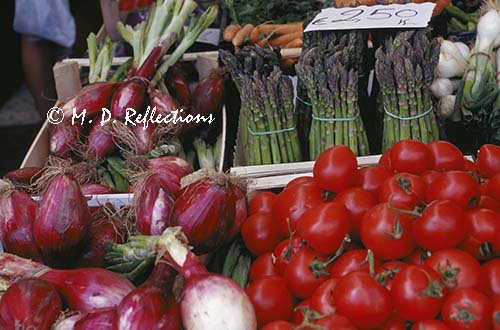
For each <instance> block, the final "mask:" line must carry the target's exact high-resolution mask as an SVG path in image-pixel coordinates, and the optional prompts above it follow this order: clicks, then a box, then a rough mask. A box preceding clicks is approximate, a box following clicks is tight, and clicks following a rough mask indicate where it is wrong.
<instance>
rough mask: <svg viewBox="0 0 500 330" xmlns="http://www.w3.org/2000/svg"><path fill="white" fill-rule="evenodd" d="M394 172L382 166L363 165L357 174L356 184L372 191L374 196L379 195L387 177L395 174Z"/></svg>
mask: <svg viewBox="0 0 500 330" xmlns="http://www.w3.org/2000/svg"><path fill="white" fill-rule="evenodd" d="M393 174H394V173H393V172H392V171H391V170H389V169H387V168H385V167H382V166H367V167H362V168H360V169H359V170H358V175H357V176H356V181H355V182H354V185H355V186H357V187H360V188H363V189H364V190H367V191H369V192H371V193H372V194H373V195H374V196H377V191H378V188H379V187H380V186H381V185H382V183H384V181H385V180H386V179H388V178H390V177H391V176H393Z"/></svg>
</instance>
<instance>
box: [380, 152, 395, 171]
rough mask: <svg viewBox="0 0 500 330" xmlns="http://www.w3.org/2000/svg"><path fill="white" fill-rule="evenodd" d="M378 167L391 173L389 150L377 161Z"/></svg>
mask: <svg viewBox="0 0 500 330" xmlns="http://www.w3.org/2000/svg"><path fill="white" fill-rule="evenodd" d="M378 165H379V166H381V167H385V168H386V169H388V170H390V171H391V172H393V169H392V165H391V149H388V150H386V151H385V152H384V153H383V154H382V156H381V157H380V159H379V161H378Z"/></svg>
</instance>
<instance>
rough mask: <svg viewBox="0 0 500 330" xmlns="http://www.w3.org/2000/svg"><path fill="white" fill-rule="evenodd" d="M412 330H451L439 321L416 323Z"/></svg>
mask: <svg viewBox="0 0 500 330" xmlns="http://www.w3.org/2000/svg"><path fill="white" fill-rule="evenodd" d="M411 330H450V328H448V326H447V325H446V324H444V323H443V322H441V321H438V320H425V321H418V322H417V323H415V324H414V325H413V326H412V327H411Z"/></svg>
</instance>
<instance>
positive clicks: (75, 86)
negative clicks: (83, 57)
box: [52, 61, 82, 101]
mask: <svg viewBox="0 0 500 330" xmlns="http://www.w3.org/2000/svg"><path fill="white" fill-rule="evenodd" d="M52 71H53V72H54V80H55V82H56V91H57V98H58V99H59V100H60V101H62V100H66V99H67V98H70V97H72V96H73V95H75V94H76V93H77V92H78V91H79V90H80V89H82V83H81V81H80V66H79V65H78V63H75V62H68V61H62V62H57V63H56V65H54V68H53V69H52Z"/></svg>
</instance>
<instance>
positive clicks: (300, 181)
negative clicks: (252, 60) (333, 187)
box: [284, 176, 315, 189]
mask: <svg viewBox="0 0 500 330" xmlns="http://www.w3.org/2000/svg"><path fill="white" fill-rule="evenodd" d="M303 183H315V182H314V178H313V177H312V176H299V177H298V178H295V179H293V180H291V181H290V182H288V183H287V185H286V186H285V188H284V189H288V188H290V187H292V186H295V185H296V184H303Z"/></svg>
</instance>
